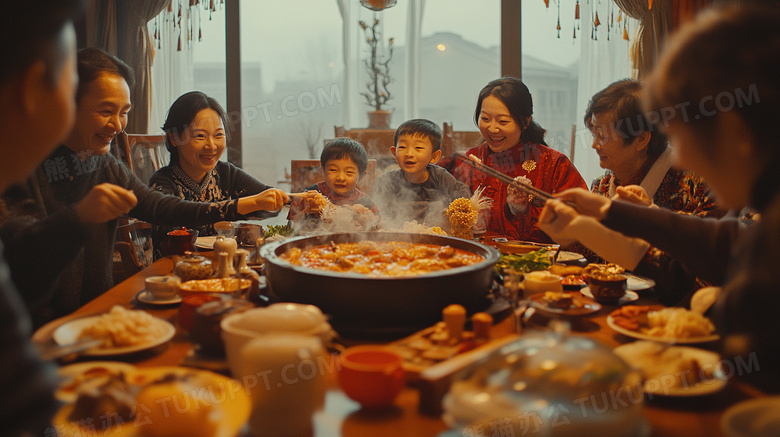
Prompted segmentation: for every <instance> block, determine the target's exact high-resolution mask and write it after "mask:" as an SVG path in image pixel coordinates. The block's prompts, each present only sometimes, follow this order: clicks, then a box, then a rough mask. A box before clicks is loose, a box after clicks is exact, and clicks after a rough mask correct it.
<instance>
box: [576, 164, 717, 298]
mask: <svg viewBox="0 0 780 437" xmlns="http://www.w3.org/2000/svg"><path fill="white" fill-rule="evenodd" d="M654 163H655V160H648V162H647V163H646V164H645V165H644V166H643V167H642V169H641V170H640V171H639V172H638V173H637V174H636V175H634V177H632V178H631V179H630V180H628V181H626V183H623V182H622V181H619V180H618V179H617V178H616V177H615V175H614V174H613V173H612V172H609V171H608V172H607V173H606V174H604V176H601V177H599V178H597V179H596V180H594V181H593V184H592V185H591V191H592V192H594V193H597V194H601V195H602V196H605V197H610V186H612V187H617V186H621V185H639V184H640V183H641V182H642V181H643V180H644V178H645V176H646V175H647V173H648V171H649V170H650V168H652V166H653V164H654ZM612 191H614V188H613V189H612ZM653 203H654V204H655V205H657V206H658V207H660V208H664V209H669V210H672V211H676V212H679V213H681V214H688V215H695V216H699V217H721V216H722V215H723V214H724V213H725V211H723V210H720V209H718V206H717V205H716V203H715V199H714V198H713V196H712V194H711V192H710V189H709V187H708V186H707V184H706V183H705V182H704V180H703V179H702V178H700V177H698V176H696V175H694V174H693V173H691V172H689V171H684V170H679V169H676V168H670V169H669V170H668V171H667V172H666V175H665V176H664V178H663V180H662V182H661V184H660V185H659V186H658V189H657V190H656V192H655V194H654V195H653ZM584 251H586V252H588V253H585V254H584V255H586V257H587V258H588V259H594V258H597V257H595V254H593V253H592V252H590V251H587V249H585V250H584ZM598 261H600V260H598ZM634 272H635V273H636V274H638V275H642V276H647V277H649V278H651V279H653V280H654V281H655V282H656V286H655V293H656V296H657V297H658V298H659V300H661V302H663V303H664V304H666V305H676V304H679V303H681V301H682V300H685V298H686V296H687V295H689V294H690V293H691V292H692V291H695V290H696V289H698V288H701V287H703V286H707V285H710V284H708V283H706V282H704V281H702V280H699V279H698V278H696V277H694V276H693V275H691V274H690V273H688V271H687V270H686V269H685V268H684V267H683V266H682V264H681V263H680V262H678V261H677V260H675V259H673V258H672V257H670V256H669V255H667V254H666V253H665V252H664V251H662V250H660V249H658V248H655V247H652V246H651V247H650V249H648V251H647V254H646V255H645V257H644V259H642V261H640V263H639V265H638V266H637V267H636V269H635V270H634Z"/></svg>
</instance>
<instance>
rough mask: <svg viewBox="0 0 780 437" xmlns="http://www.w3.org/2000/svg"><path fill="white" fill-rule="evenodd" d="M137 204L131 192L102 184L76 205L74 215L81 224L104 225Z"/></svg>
mask: <svg viewBox="0 0 780 437" xmlns="http://www.w3.org/2000/svg"><path fill="white" fill-rule="evenodd" d="M137 203H138V199H137V198H136V197H135V194H134V193H133V191H132V190H126V189H124V188H122V187H120V186H119V185H114V184H109V183H104V184H100V185H96V186H94V187H92V189H91V190H89V193H87V195H86V196H84V198H83V199H81V201H79V203H77V204H76V215H78V216H79V219H81V221H82V223H105V222H107V221H110V220H113V219H115V218H117V217H119V216H120V215H122V214H127V213H128V212H129V211H130V210H131V209H133V208H135V205H136V204H137Z"/></svg>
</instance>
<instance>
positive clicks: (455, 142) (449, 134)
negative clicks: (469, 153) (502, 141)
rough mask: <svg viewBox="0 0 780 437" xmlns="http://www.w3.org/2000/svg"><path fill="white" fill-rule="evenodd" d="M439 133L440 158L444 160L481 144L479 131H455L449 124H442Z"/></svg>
mask: <svg viewBox="0 0 780 437" xmlns="http://www.w3.org/2000/svg"><path fill="white" fill-rule="evenodd" d="M441 133H442V139H441V156H442V157H444V158H447V157H449V156H452V155H453V154H454V153H458V152H465V151H466V150H469V149H471V148H472V147H476V146H478V145H479V144H480V143H481V142H482V134H481V133H480V132H479V131H456V130H453V128H452V124H450V123H444V128H443V129H442V131H441Z"/></svg>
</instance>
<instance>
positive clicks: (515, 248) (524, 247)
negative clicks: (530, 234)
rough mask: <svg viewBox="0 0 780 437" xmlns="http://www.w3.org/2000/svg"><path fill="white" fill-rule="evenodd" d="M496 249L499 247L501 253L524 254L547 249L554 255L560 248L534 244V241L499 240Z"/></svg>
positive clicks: (553, 245) (551, 245) (552, 245)
mask: <svg viewBox="0 0 780 437" xmlns="http://www.w3.org/2000/svg"><path fill="white" fill-rule="evenodd" d="M496 247H498V250H499V251H501V253H514V254H524V253H528V252H533V251H535V250H539V249H545V250H547V251H548V252H550V253H551V254H552V253H555V251H556V250H558V248H559V247H560V246H559V245H557V244H543V243H534V242H532V241H520V240H507V241H503V240H497V241H496Z"/></svg>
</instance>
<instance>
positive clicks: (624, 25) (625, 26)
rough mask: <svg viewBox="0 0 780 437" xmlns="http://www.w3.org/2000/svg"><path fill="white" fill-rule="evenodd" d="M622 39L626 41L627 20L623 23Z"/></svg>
mask: <svg viewBox="0 0 780 437" xmlns="http://www.w3.org/2000/svg"><path fill="white" fill-rule="evenodd" d="M623 39H624V40H626V41H628V40H629V39H628V20H625V21H623Z"/></svg>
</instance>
